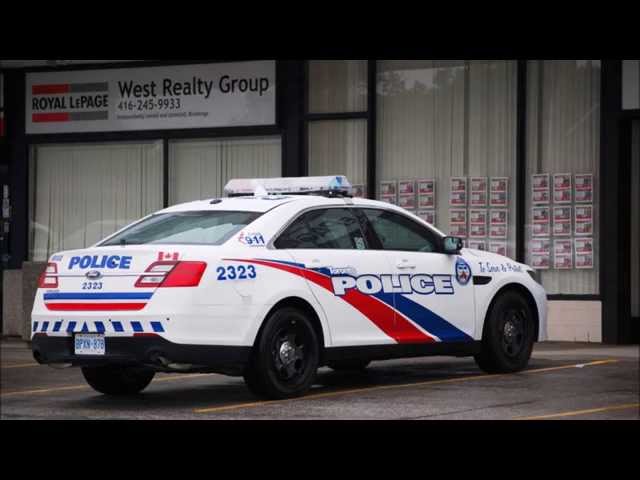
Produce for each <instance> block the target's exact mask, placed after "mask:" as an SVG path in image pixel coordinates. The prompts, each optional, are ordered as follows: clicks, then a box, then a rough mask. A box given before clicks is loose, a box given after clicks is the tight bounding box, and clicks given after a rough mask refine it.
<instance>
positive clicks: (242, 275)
mask: <svg viewBox="0 0 640 480" xmlns="http://www.w3.org/2000/svg"><path fill="white" fill-rule="evenodd" d="M216 273H217V274H218V280H221V281H222V280H248V279H254V278H256V277H257V276H258V275H257V273H256V267H254V266H253V265H246V266H245V265H228V266H226V267H218V268H216Z"/></svg>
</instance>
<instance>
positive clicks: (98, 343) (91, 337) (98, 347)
mask: <svg viewBox="0 0 640 480" xmlns="http://www.w3.org/2000/svg"><path fill="white" fill-rule="evenodd" d="M74 351H75V354H76V355H104V351H105V349H104V335H103V334H102V333H78V334H76V336H75V339H74Z"/></svg>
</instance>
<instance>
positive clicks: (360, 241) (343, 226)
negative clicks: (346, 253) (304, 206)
mask: <svg viewBox="0 0 640 480" xmlns="http://www.w3.org/2000/svg"><path fill="white" fill-rule="evenodd" d="M274 246H275V247H276V248H294V249H295V248H297V249H300V248H319V249H341V250H364V249H366V248H367V244H366V241H365V238H364V235H363V233H362V230H361V229H360V224H359V222H358V219H357V218H356V216H355V215H353V213H351V212H350V211H349V209H347V208H326V209H317V210H312V211H310V212H307V213H304V214H302V215H301V216H300V217H298V218H297V219H296V220H295V221H294V222H293V223H292V224H291V225H290V226H289V227H287V229H286V230H285V231H284V232H283V233H282V234H281V235H280V236H279V237H278V239H277V240H276V241H275V242H274Z"/></svg>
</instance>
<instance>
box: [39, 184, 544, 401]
mask: <svg viewBox="0 0 640 480" xmlns="http://www.w3.org/2000/svg"><path fill="white" fill-rule="evenodd" d="M350 191H351V186H350V184H349V182H348V180H347V179H346V178H345V177H342V176H332V177H306V178H282V179H236V180H231V181H229V183H228V184H227V186H226V187H225V193H226V196H225V197H224V198H214V199H208V200H202V201H195V202H190V203H185V204H181V205H176V206H172V207H169V208H166V209H164V210H161V211H159V212H156V213H154V214H152V215H149V216H147V217H145V218H143V219H141V220H139V221H138V222H135V223H133V224H131V225H130V226H127V227H125V228H123V229H122V230H120V231H118V232H116V233H114V234H113V235H111V236H109V237H107V238H106V239H104V240H102V241H101V242H99V243H97V244H96V245H94V246H92V247H90V248H86V249H81V250H71V251H63V252H59V253H56V254H54V255H52V256H51V258H50V260H49V262H48V265H47V267H46V270H45V272H44V273H43V274H42V276H41V277H40V279H39V288H38V291H37V294H36V298H35V304H34V307H33V313H32V330H33V333H32V335H33V336H32V349H33V354H34V357H35V358H36V360H37V361H38V362H40V363H42V364H50V365H52V366H80V367H81V368H82V372H83V374H84V377H85V379H86V381H87V382H88V383H89V384H90V385H91V386H92V387H93V388H94V389H95V390H97V391H99V392H102V393H104V394H112V395H116V394H132V393H137V392H139V391H141V390H143V389H144V388H145V387H146V386H147V385H148V384H149V382H150V381H151V380H152V378H153V376H154V374H155V373H156V372H158V371H163V372H170V371H172V372H217V373H222V374H227V375H236V376H240V375H242V376H243V377H244V379H245V381H246V384H247V386H248V387H249V389H250V390H251V391H252V392H254V393H255V394H256V395H258V396H262V397H267V398H286V397H293V396H299V395H302V394H304V393H305V391H307V390H308V389H309V388H310V386H311V385H312V383H313V381H314V378H315V375H316V371H317V369H318V367H320V366H329V367H331V368H332V369H335V370H362V369H364V368H366V367H367V365H368V364H369V362H371V361H372V360H383V359H390V358H400V357H415V356H426V355H455V356H474V357H475V359H476V361H477V364H478V365H479V366H480V368H481V369H483V370H485V371H487V372H516V371H519V370H521V369H523V368H524V367H525V366H526V365H527V362H528V360H529V357H530V355H531V350H532V347H533V343H534V342H535V341H539V340H544V339H545V335H546V294H545V291H544V289H543V288H542V286H541V285H540V284H539V283H538V281H537V280H536V274H535V272H534V270H533V269H531V268H530V267H528V266H526V265H524V264H521V263H518V262H515V261H513V260H511V259H509V258H506V257H503V256H500V255H497V254H493V253H489V252H485V251H479V250H472V249H467V248H463V246H462V242H461V239H459V238H455V237H450V236H447V235H445V234H444V233H442V232H440V231H439V230H438V229H436V228H435V227H433V226H432V225H430V224H428V223H426V222H424V221H423V220H421V219H420V218H419V217H417V216H415V215H413V214H412V213H410V212H408V211H406V210H404V209H402V208H400V207H397V206H395V205H391V204H388V203H383V202H379V201H374V200H367V199H362V198H352V196H351V195H350Z"/></svg>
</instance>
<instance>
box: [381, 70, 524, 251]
mask: <svg viewBox="0 0 640 480" xmlns="http://www.w3.org/2000/svg"><path fill="white" fill-rule="evenodd" d="M516 79H517V70H516V62H513V61H463V60H450V61H430V60H385V61H379V62H378V73H377V87H376V94H377V108H378V111H377V115H378V116H377V155H376V168H377V179H378V185H377V194H378V198H379V199H382V200H385V201H389V202H393V203H398V204H400V205H401V206H403V207H404V208H407V209H409V210H411V211H413V212H414V213H416V214H418V215H419V216H421V217H423V218H425V219H426V220H427V221H429V222H430V223H433V224H434V225H436V226H437V227H438V228H439V229H441V230H443V231H444V232H448V233H451V234H452V235H457V236H460V237H463V238H464V240H465V244H466V245H467V246H470V247H473V248H479V249H484V250H492V251H495V252H499V253H503V254H506V255H508V256H511V257H513V256H514V255H515V199H516V192H515V189H516V185H515V177H516V175H515V172H516V163H515V162H516Z"/></svg>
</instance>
